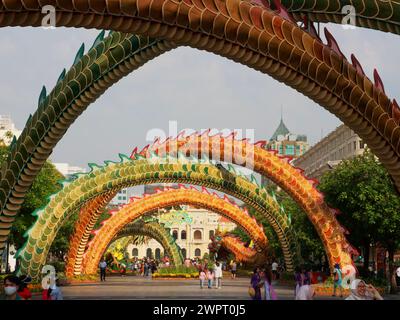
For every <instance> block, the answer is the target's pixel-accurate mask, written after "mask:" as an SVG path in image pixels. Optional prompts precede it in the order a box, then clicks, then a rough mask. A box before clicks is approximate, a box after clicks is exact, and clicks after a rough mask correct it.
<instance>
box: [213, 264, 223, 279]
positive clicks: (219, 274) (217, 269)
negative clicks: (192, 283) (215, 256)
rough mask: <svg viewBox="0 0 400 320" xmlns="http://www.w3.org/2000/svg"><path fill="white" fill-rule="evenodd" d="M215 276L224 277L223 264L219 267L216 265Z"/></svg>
mask: <svg viewBox="0 0 400 320" xmlns="http://www.w3.org/2000/svg"><path fill="white" fill-rule="evenodd" d="M214 276H215V277H216V278H222V266H221V265H219V267H217V266H216V265H215V266H214Z"/></svg>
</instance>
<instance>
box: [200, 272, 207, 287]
mask: <svg viewBox="0 0 400 320" xmlns="http://www.w3.org/2000/svg"><path fill="white" fill-rule="evenodd" d="M199 279H200V289H203V287H204V280H206V273H205V272H204V270H202V269H201V270H200V274H199Z"/></svg>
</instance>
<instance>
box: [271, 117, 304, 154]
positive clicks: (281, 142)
mask: <svg viewBox="0 0 400 320" xmlns="http://www.w3.org/2000/svg"><path fill="white" fill-rule="evenodd" d="M266 149H268V150H276V151H278V154H280V155H285V156H291V157H293V158H297V157H300V156H301V155H302V154H304V153H305V152H306V151H307V150H308V149H309V145H308V142H307V136H306V135H304V134H293V133H291V132H290V131H289V129H288V128H287V127H286V125H285V123H284V122H283V119H282V118H281V121H280V123H279V126H278V128H277V129H276V130H275V132H274V134H273V135H272V137H271V139H270V140H269V142H268V143H267V145H266Z"/></svg>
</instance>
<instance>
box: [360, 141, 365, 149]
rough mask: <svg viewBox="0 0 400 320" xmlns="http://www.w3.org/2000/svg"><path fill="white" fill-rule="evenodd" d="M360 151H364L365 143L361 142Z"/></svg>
mask: <svg viewBox="0 0 400 320" xmlns="http://www.w3.org/2000/svg"><path fill="white" fill-rule="evenodd" d="M360 149H364V142H362V141H360Z"/></svg>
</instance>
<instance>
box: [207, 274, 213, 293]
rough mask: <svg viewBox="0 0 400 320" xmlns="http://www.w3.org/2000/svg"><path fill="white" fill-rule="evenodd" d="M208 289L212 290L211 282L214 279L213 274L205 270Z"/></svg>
mask: <svg viewBox="0 0 400 320" xmlns="http://www.w3.org/2000/svg"><path fill="white" fill-rule="evenodd" d="M207 279H208V289H212V282H213V279H214V272H212V271H211V270H207Z"/></svg>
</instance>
